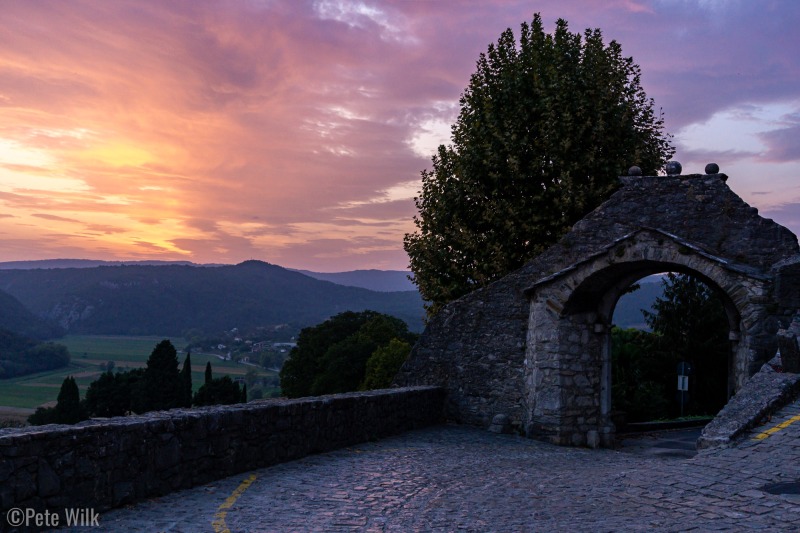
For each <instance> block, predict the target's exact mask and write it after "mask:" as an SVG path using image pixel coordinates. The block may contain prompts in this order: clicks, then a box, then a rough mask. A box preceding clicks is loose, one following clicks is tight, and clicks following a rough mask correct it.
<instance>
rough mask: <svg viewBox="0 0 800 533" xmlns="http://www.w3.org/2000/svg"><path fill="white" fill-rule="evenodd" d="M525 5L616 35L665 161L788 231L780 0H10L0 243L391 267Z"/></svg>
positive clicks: (20, 249)
mask: <svg viewBox="0 0 800 533" xmlns="http://www.w3.org/2000/svg"><path fill="white" fill-rule="evenodd" d="M537 11H538V12H541V13H542V16H543V18H544V20H545V23H546V28H547V31H548V32H549V31H552V30H553V29H554V23H555V20H556V19H557V18H559V17H561V18H564V19H566V20H567V21H568V22H569V24H570V28H571V30H572V31H579V32H582V31H583V30H584V29H585V28H587V27H592V28H594V27H598V28H600V29H601V30H602V31H603V34H604V36H605V39H606V41H607V42H608V41H610V40H612V39H615V40H617V41H618V42H619V43H620V44H621V45H622V49H623V52H624V53H625V55H630V56H633V58H634V61H636V62H637V63H638V64H639V65H640V66H641V68H642V72H643V77H642V85H643V87H644V89H645V91H646V92H647V94H648V96H650V97H652V98H654V100H655V103H656V106H657V107H661V108H663V110H664V113H665V118H666V125H667V128H666V129H667V131H668V132H670V133H672V134H673V135H674V142H675V144H676V146H677V149H678V151H677V154H676V155H675V159H676V160H678V161H680V162H681V163H682V164H683V168H684V173H685V174H686V173H696V172H702V171H703V168H704V166H705V164H706V163H708V162H712V161H713V162H717V163H718V164H719V165H720V167H721V169H722V172H725V173H727V174H728V175H729V176H730V179H729V181H728V184H729V185H730V186H731V187H732V188H733V190H734V191H735V192H736V193H738V194H739V195H740V196H742V197H743V198H744V200H745V201H747V202H748V203H750V204H751V205H753V206H755V207H758V208H759V211H760V212H761V213H762V214H763V215H764V216H767V217H770V218H773V219H775V220H776V221H778V222H780V223H782V224H784V225H786V226H788V227H789V228H790V229H791V230H792V231H794V232H795V233H798V232H800V181H798V178H800V31H798V27H800V2H798V1H797V0H784V1H780V0H776V1H772V0H758V1H754V0H695V1H689V0H686V1H682V0H603V1H590V0H586V1H569V0H539V1H514V0H481V1H477V0H476V1H466V0H463V1H455V0H453V1H450V0H413V1H412V0H394V1H390V0H386V1H376V0H365V1H363V2H361V1H354V2H349V1H336V0H319V1H301V0H239V1H233V0H231V1H219V2H203V1H194V0H191V1H190V0H185V1H164V0H159V1H155V0H154V1H149V2H148V1H142V0H135V1H133V0H132V1H122V0H113V1H110V0H94V1H91V0H87V1H79V0H71V1H61V0H54V1H43V0H29V1H10V0H9V1H6V2H3V4H2V8H0V26H1V27H2V32H0V261H16V260H29V259H52V258H87V259H108V260H122V259H125V260H129V259H130V260H141V259H161V260H188V261H194V262H198V263H237V262H240V261H243V260H247V259H260V260H263V261H268V262H270V263H275V264H279V265H282V266H286V267H292V268H307V269H311V270H317V271H328V272H332V271H341V270H351V269H357V268H380V269H405V268H407V266H408V258H407V256H406V255H405V252H404V251H403V247H402V238H403V234H404V233H406V232H408V231H411V230H413V223H412V220H411V219H412V216H413V215H414V213H415V208H414V203H413V200H412V198H413V197H414V196H415V195H416V194H417V191H418V190H419V188H420V180H419V175H420V171H421V170H423V169H425V168H428V167H429V166H430V156H431V155H432V154H433V152H434V151H435V149H436V146H437V145H438V144H440V143H446V142H448V141H449V127H450V125H451V124H452V123H453V121H454V120H455V118H456V116H457V114H458V97H459V95H460V94H461V92H462V91H463V90H464V88H465V87H466V86H467V84H468V82H469V76H470V74H471V73H472V72H473V71H474V68H475V62H476V60H477V59H478V55H479V54H480V53H481V52H484V51H486V48H487V46H488V45H489V43H491V42H494V41H496V40H497V38H498V37H499V35H500V33H501V32H502V31H503V30H505V29H506V28H509V27H510V28H512V29H513V30H514V31H515V32H516V33H517V34H518V30H519V26H520V24H521V23H522V22H523V21H530V20H531V19H532V15H533V13H534V12H537Z"/></svg>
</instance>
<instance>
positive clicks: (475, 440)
mask: <svg viewBox="0 0 800 533" xmlns="http://www.w3.org/2000/svg"><path fill="white" fill-rule="evenodd" d="M798 414H800V402H796V403H794V404H792V405H790V406H788V407H787V408H785V409H783V410H782V411H781V412H780V413H779V414H778V415H776V416H774V417H773V418H772V420H771V421H770V422H768V423H767V424H766V425H764V426H763V427H761V428H759V429H758V430H756V431H755V432H753V434H751V435H750V436H748V437H747V439H746V440H744V441H742V442H741V443H740V444H739V445H738V446H737V447H734V448H729V449H724V450H716V451H706V452H702V453H700V454H698V455H697V456H695V457H694V458H691V459H686V458H681V457H659V456H648V455H641V454H636V453H626V452H625V450H624V449H622V450H617V451H613V450H588V449H578V448H562V447H556V446H552V445H548V444H544V443H541V442H536V441H533V440H529V439H525V438H521V437H516V436H510V435H497V434H493V433H489V432H487V431H484V430H480V429H476V428H465V427H460V426H439V427H433V428H428V429H424V430H419V431H414V432H410V433H407V434H404V435H400V436H397V437H393V438H388V439H385V440H381V441H379V442H374V443H367V444H363V445H359V446H355V447H351V448H347V449H343V450H339V451H335V452H331V453H325V454H321V455H316V456H311V457H307V458H305V459H302V460H298V461H294V462H291V463H285V464H282V465H278V466H274V467H270V468H266V469H262V470H257V471H254V472H251V473H248V474H242V475H239V476H233V477H230V478H227V479H224V480H220V481H218V482H215V483H212V484H209V485H205V486H201V487H196V488H194V489H190V490H185V491H182V492H178V493H175V494H171V495H169V496H166V497H162V498H157V499H153V500H149V501H146V502H142V503H140V504H138V505H135V506H132V507H127V508H123V509H117V510H113V511H110V512H108V513H105V514H103V515H102V516H101V517H100V525H101V530H106V531H148V532H150V531H186V532H195V531H215V530H216V531H224V530H225V528H229V529H230V531H248V532H249V531H266V532H273V531H275V532H282V531H325V532H338V531H402V532H406V531H503V532H506V531H547V532H551V531H570V532H572V531H592V532H595V531H598V532H599V531H614V532H618V531H648V532H649V531H703V532H705V531H725V530H727V531H749V530H758V531H800V495H797V494H771V493H768V492H766V491H764V490H761V489H762V488H763V487H765V486H766V485H768V484H773V483H778V482H783V483H790V482H798V481H800V422H798V423H796V424H795V423H793V424H790V425H786V427H783V428H779V429H778V430H775V431H774V432H772V433H771V434H769V435H768V436H767V437H766V438H762V439H761V440H754V439H753V437H755V436H756V435H757V434H758V433H760V432H764V431H765V430H767V429H769V428H772V427H775V426H776V425H777V424H779V423H780V422H783V421H785V420H789V421H791V420H793V419H792V417H795V416H796V415H798ZM797 418H798V419H800V417H797ZM784 425H785V424H784ZM779 488H780V487H779ZM784 488H785V489H786V490H784V492H792V487H784ZM794 492H798V491H797V490H794ZM97 530H98V529H97V528H94V529H93V530H92V531H97ZM84 531H86V529H85V530H84Z"/></svg>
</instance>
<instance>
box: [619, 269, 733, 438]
mask: <svg viewBox="0 0 800 533" xmlns="http://www.w3.org/2000/svg"><path fill="white" fill-rule="evenodd" d="M721 294H724V293H723V291H722V290H721V289H720V288H719V287H715V286H713V285H709V284H708V283H706V282H704V281H703V280H701V279H700V278H699V277H697V276H696V275H692V274H687V273H676V272H669V273H661V274H658V275H655V276H651V277H645V278H643V279H641V280H639V281H638V282H636V283H635V284H634V285H632V286H631V287H629V289H628V290H627V291H626V292H625V293H624V294H623V295H622V296H621V297H620V298H619V300H618V301H617V303H616V304H615V307H614V310H613V316H612V324H613V327H612V329H611V332H610V337H611V415H610V416H611V419H612V422H613V423H614V425H615V427H616V429H617V431H618V432H619V431H625V430H636V429H638V428H642V427H643V426H642V424H643V423H649V424H648V426H649V425H650V424H652V423H653V422H655V421H659V422H662V423H663V422H665V421H672V422H673V423H674V422H675V421H681V422H684V423H695V424H700V425H703V424H704V422H707V421H708V420H710V418H711V417H713V416H715V415H716V414H717V413H718V412H719V410H720V409H722V407H723V406H724V405H725V404H726V403H727V401H728V399H729V398H730V396H731V395H732V394H733V392H734V386H735V382H734V379H733V373H734V372H733V371H734V364H733V362H734V350H733V347H732V345H731V340H730V339H731V335H730V332H731V328H732V327H736V322H734V323H733V324H731V323H730V322H729V317H728V312H727V311H726V306H725V303H724V299H723V298H722V297H721ZM728 300H729V299H728ZM729 305H732V304H731V303H730V302H729ZM734 311H735V309H734ZM732 314H735V313H732ZM662 425H663V424H662Z"/></svg>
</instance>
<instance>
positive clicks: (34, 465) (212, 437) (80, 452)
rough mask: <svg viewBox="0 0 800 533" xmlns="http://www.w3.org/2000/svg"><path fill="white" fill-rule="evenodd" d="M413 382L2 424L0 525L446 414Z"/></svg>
mask: <svg viewBox="0 0 800 533" xmlns="http://www.w3.org/2000/svg"><path fill="white" fill-rule="evenodd" d="M443 401H444V391H443V390H442V389H441V388H436V387H411V388H403V389H388V390H380V391H369V392H361V393H348V394H336V395H329V396H320V397H315V398H304V399H298V400H264V401H258V402H250V403H247V404H239V405H232V406H215V407H206V408H199V409H173V410H170V411H163V412H155V413H148V414H146V415H141V416H131V417H118V418H110V419H105V420H97V419H95V420H91V421H87V422H83V423H80V424H77V425H74V426H64V425H49V426H39V427H32V428H20V429H6V430H0V516H2V517H3V519H2V520H0V530H3V525H5V520H4V519H5V515H6V512H7V511H8V510H9V509H11V508H14V507H17V508H23V509H25V508H28V509H31V508H32V509H36V510H37V511H44V510H48V511H50V512H58V513H60V514H61V515H62V516H61V522H62V523H64V520H65V518H64V516H63V512H64V509H65V508H93V509H94V510H95V511H97V512H102V511H105V510H107V509H110V508H112V507H117V506H120V505H124V504H128V503H131V502H134V501H137V500H141V499H143V498H147V497H151V496H158V495H163V494H166V493H168V492H171V491H175V490H179V489H184V488H189V487H193V486H196V485H200V484H203V483H207V482H209V481H213V480H215V479H220V478H223V477H226V476H230V475H233V474H237V473H240V472H246V471H249V470H253V469H257V468H262V467H265V466H270V465H273V464H277V463H280V462H284V461H290V460H293V459H298V458H300V457H304V456H306V455H309V454H313V453H319V452H324V451H328V450H333V449H336V448H341V447H344V446H349V445H353V444H357V443H359V442H365V441H368V440H373V439H377V438H381V437H385V436H388V435H392V434H396V433H400V432H402V431H407V430H410V429H414V428H418V427H422V426H426V425H431V424H435V423H438V422H440V421H441V419H442V411H443V409H442V406H443Z"/></svg>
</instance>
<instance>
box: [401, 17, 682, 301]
mask: <svg viewBox="0 0 800 533" xmlns="http://www.w3.org/2000/svg"><path fill="white" fill-rule="evenodd" d="M640 78H641V73H640V69H639V66H638V65H636V64H635V63H634V62H633V59H632V58H630V57H624V56H623V55H622V48H621V47H620V45H619V44H618V43H616V42H615V41H612V42H610V43H609V44H608V45H606V44H604V42H603V37H602V33H601V31H600V30H599V29H594V30H592V29H587V30H586V31H585V32H584V33H583V35H581V34H577V33H571V32H570V31H569V29H568V25H567V22H566V21H564V20H559V21H558V22H557V23H556V29H555V32H554V33H553V34H552V35H550V34H547V33H545V31H544V28H543V25H542V19H541V16H540V15H538V14H537V15H535V16H534V18H533V21H532V23H531V24H527V23H523V24H522V27H521V31H520V37H519V41H517V40H516V39H515V37H514V34H513V32H512V31H511V30H510V29H508V30H506V31H505V32H503V34H502V35H501V36H500V38H499V39H498V41H497V43H495V44H492V45H490V46H489V48H488V51H487V52H486V53H485V54H481V55H480V58H479V59H478V62H477V69H476V72H475V73H474V74H473V75H472V77H471V78H470V82H469V85H468V87H467V88H466V90H465V91H464V93H463V94H462V96H461V99H460V101H459V102H460V106H461V110H460V114H459V116H458V119H457V121H456V123H455V124H454V125H453V126H452V144H451V145H449V146H444V145H442V146H439V149H438V152H437V154H436V155H434V156H433V158H432V165H433V168H432V170H424V171H423V172H422V191H421V193H420V196H419V197H418V198H416V199H415V202H416V206H417V209H418V210H419V214H418V216H416V217H415V218H414V223H415V225H416V227H417V230H416V231H415V232H414V233H410V234H406V236H405V239H404V246H405V249H406V252H407V253H408V255H409V257H410V260H411V269H412V271H413V272H414V280H415V282H416V284H417V285H418V287H419V289H420V292H421V293H422V296H423V298H424V299H425V300H427V301H428V302H429V304H428V311H429V314H430V313H435V312H436V311H437V310H438V309H439V308H440V307H441V306H442V305H444V304H445V303H447V302H449V301H451V300H454V299H456V298H458V297H460V296H462V295H464V294H466V293H468V292H470V291H472V290H474V289H476V288H479V287H482V286H484V285H487V284H488V283H490V282H492V281H494V280H496V279H498V278H500V277H502V276H504V275H505V274H507V273H509V272H511V271H512V270H514V269H516V268H518V267H520V266H522V265H523V264H525V263H526V262H527V261H529V260H530V259H532V258H533V257H534V256H536V255H537V254H538V253H540V252H542V251H543V250H544V249H545V248H546V247H547V246H549V245H551V244H553V243H554V242H555V241H557V240H558V238H560V237H561V236H562V235H563V234H564V233H565V232H566V231H567V230H568V229H569V228H570V227H571V226H572V225H573V224H574V223H575V222H577V221H578V220H579V219H581V218H582V217H583V216H584V215H586V214H587V213H588V212H589V211H591V210H592V209H594V208H595V207H597V206H598V205H599V204H600V203H601V202H602V201H604V200H605V199H606V198H607V197H608V196H609V195H610V194H611V193H612V192H613V191H614V190H615V188H616V184H617V176H619V175H621V174H623V173H624V172H625V171H626V169H627V168H628V167H630V166H631V165H634V164H635V165H638V166H639V167H641V168H642V170H643V171H644V172H645V173H647V174H655V173H656V172H657V171H658V169H659V168H661V167H662V166H663V164H664V163H665V162H666V160H667V159H669V157H670V156H671V155H672V154H673V153H674V149H673V148H672V147H671V145H670V142H669V136H668V135H666V134H665V133H664V132H663V118H662V116H661V114H660V113H656V111H655V110H654V103H653V101H652V100H651V99H648V97H647V95H646V94H645V92H644V90H643V89H642V87H641V85H640Z"/></svg>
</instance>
